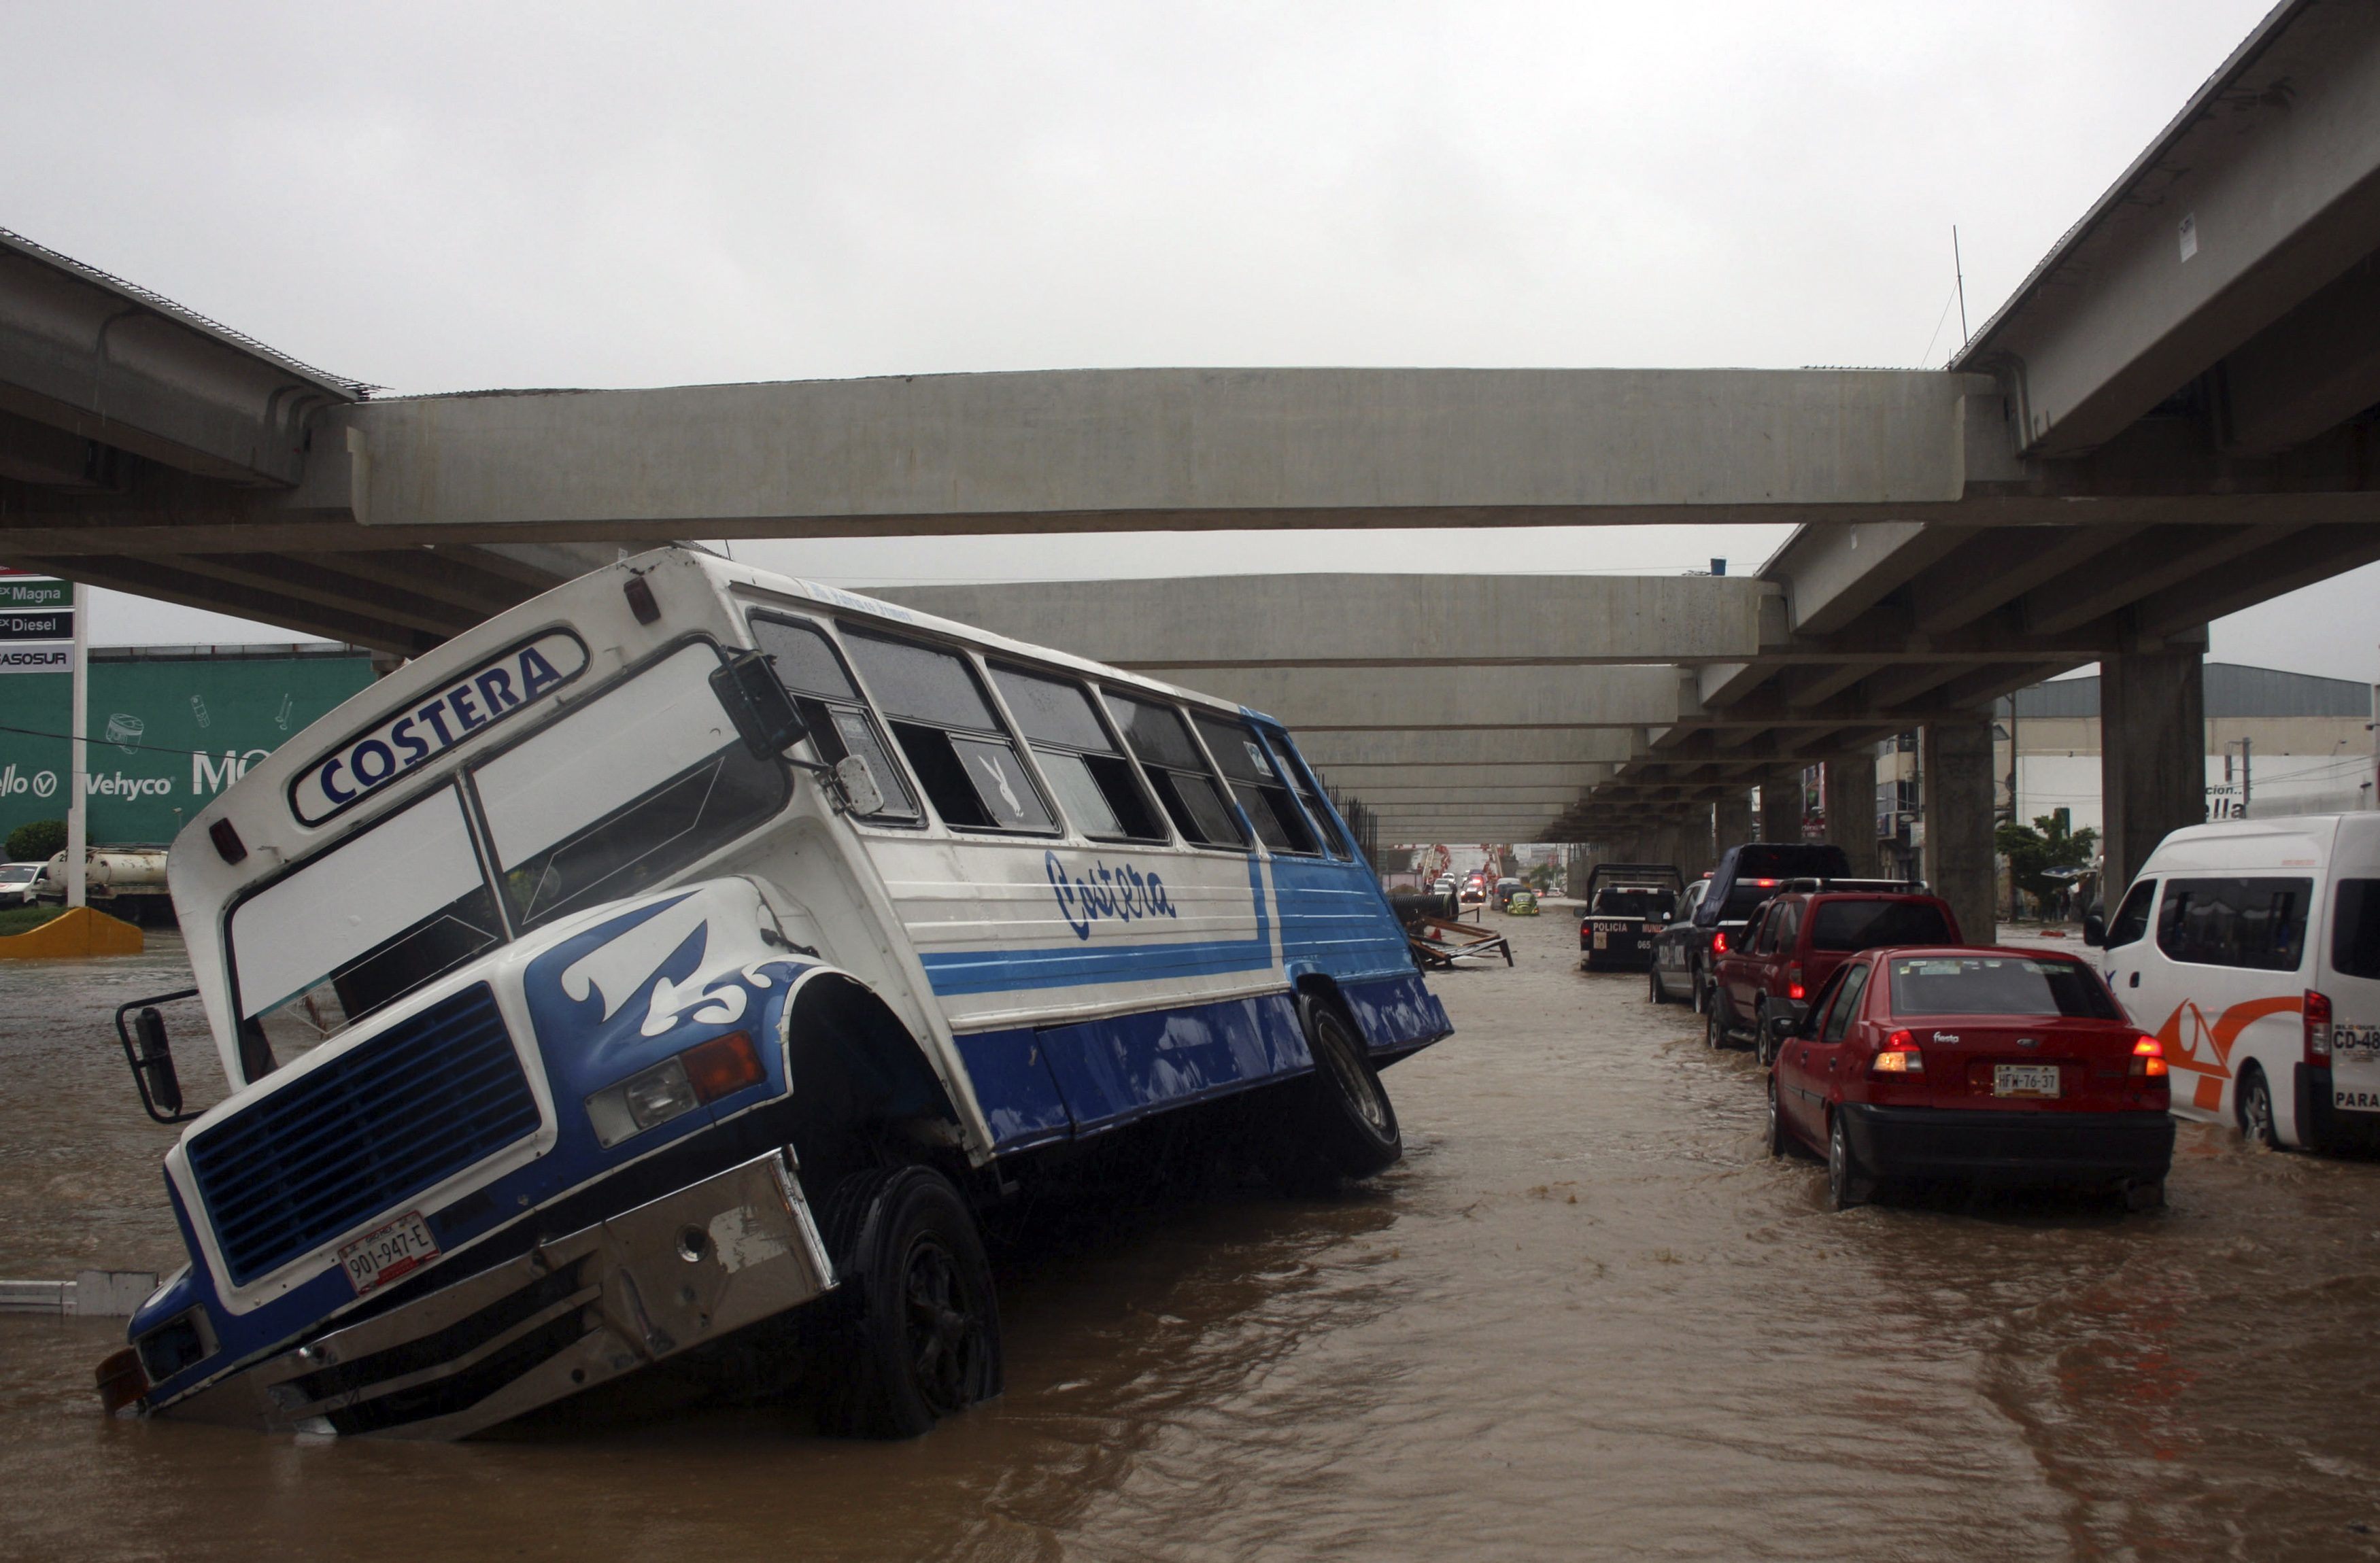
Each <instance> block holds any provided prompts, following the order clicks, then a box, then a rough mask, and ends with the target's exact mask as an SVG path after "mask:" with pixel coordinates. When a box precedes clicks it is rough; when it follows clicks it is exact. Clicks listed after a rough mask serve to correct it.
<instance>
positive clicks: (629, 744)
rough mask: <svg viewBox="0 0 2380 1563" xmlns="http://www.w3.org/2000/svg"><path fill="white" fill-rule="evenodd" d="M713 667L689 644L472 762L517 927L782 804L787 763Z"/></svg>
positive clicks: (663, 864) (674, 866) (615, 892)
mask: <svg viewBox="0 0 2380 1563" xmlns="http://www.w3.org/2000/svg"><path fill="white" fill-rule="evenodd" d="M718 666H719V654H718V653H717V652H716V651H714V650H712V649H711V648H710V647H709V646H708V645H694V646H688V647H686V648H683V649H681V650H679V651H677V652H675V653H674V654H673V655H671V656H669V657H667V658H664V659H663V660H661V661H660V662H658V663H655V664H654V665H653V666H652V667H650V668H648V669H646V670H645V671H644V672H641V673H639V674H637V676H636V677H635V678H633V679H630V680H629V681H628V682H627V683H626V684H625V685H620V686H619V687H617V688H614V689H611V690H607V691H606V692H604V693H603V694H602V695H601V696H599V697H596V698H595V699H592V700H590V701H589V702H587V703H586V704H585V705H582V706H580V707H579V708H578V709H577V710H576V711H574V712H573V713H571V714H570V715H569V716H566V717H565V718H563V719H562V720H561V721H557V722H555V723H553V725H552V726H550V727H547V728H545V729H544V730H543V731H541V732H540V733H537V734H536V735H535V736H533V737H531V738H530V739H529V740H528V742H527V743H525V744H520V745H516V746H514V747H513V748H510V749H506V750H505V751H504V753H502V754H500V755H497V756H496V757H494V758H492V759H490V760H488V761H486V762H484V763H482V764H481V765H480V766H478V767H477V768H475V769H473V771H472V773H471V780H472V783H473V785H474V787H475V788H476V789H477V791H478V793H479V797H480V809H481V811H482V812H483V813H484V814H485V815H486V817H487V821H488V844H489V845H490V847H492V849H493V851H494V854H495V859H496V872H497V877H498V882H499V883H501V884H502V885H503V886H504V901H505V903H506V904H507V906H508V908H509V909H510V911H511V912H512V915H513V917H514V919H515V920H516V922H518V923H519V925H520V926H521V927H533V926H535V925H537V924H539V923H542V922H545V921H547V920H549V919H551V918H553V917H558V916H560V915H563V914H565V913H566V912H571V911H576V910H577V909H578V908H580V907H582V906H586V905H589V904H591V903H596V902H601V901H615V900H618V899H619V898H620V897H622V896H628V895H635V894H637V892H638V891H643V890H647V889H649V888H650V887H651V886H652V885H654V884H655V883H657V882H659V881H660V880H661V879H662V878H664V877H666V876H667V875H670V874H673V873H674V872H676V871H677V870H678V869H679V868H682V867H684V866H686V864H688V863H691V862H693V861H694V860H695V859H696V858H698V857H699V856H702V855H703V854H706V853H708V852H710V850H711V849H713V848H714V847H718V846H721V845H723V844H725V843H726V842H728V841H729V840H731V839H732V838H734V837H735V836H736V835H739V834H741V833H742V832H743V831H744V830H745V829H746V828H747V827H748V826H750V825H751V824H753V823H754V822H756V821H757V820H759V819H760V818H763V817H764V816H766V815H769V814H771V813H774V812H775V811H776V809H777V808H778V807H779V806H782V805H783V803H784V801H785V795H786V790H787V786H788V782H787V777H786V772H785V769H784V767H783V766H781V765H778V764H776V763H774V762H773V761H770V760H763V759H758V758H755V757H753V755H752V752H751V751H750V750H748V749H747V748H746V747H745V746H744V745H743V742H742V740H741V739H739V738H738V737H737V736H736V734H735V727H734V725H733V724H732V723H730V722H729V721H728V720H727V713H726V711H725V709H723V708H722V707H721V705H720V704H719V700H718V697H716V696H714V695H713V694H712V693H711V691H710V673H711V671H712V670H713V669H715V668H717V667H718Z"/></svg>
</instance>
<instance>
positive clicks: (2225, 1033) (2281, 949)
mask: <svg viewBox="0 0 2380 1563" xmlns="http://www.w3.org/2000/svg"><path fill="white" fill-rule="evenodd" d="M2083 937H2084V938H2085V939H2088V940H2089V941H2090V942H2092V943H2094V944H2097V945H2100V946H2102V947H2103V954H2102V957H2101V960H2100V969H2101V971H2103V972H2104V973H2105V974H2106V975H2107V985H2108V986H2109V987H2112V988H2114V989H2115V991H2116V997H2117V998H2118V999H2119V1000H2122V1002H2123V1005H2124V1008H2125V1009H2126V1011H2128V1012H2130V1013H2131V1018H2132V1020H2133V1021H2134V1022H2135V1023H2136V1024H2139V1025H2141V1026H2142V1027H2143V1028H2145V1029H2149V1030H2152V1031H2154V1032H2155V1036H2156V1037H2157V1040H2158V1041H2160V1042H2162V1043H2163V1044H2164V1045H2165V1056H2166V1058H2167V1059H2168V1060H2170V1062H2171V1065H2172V1069H2173V1110H2174V1111H2175V1112H2177V1113H2180V1114H2181V1115H2182V1116H2183V1117H2185V1118H2198V1119H2205V1120H2210V1121H2216V1122H2221V1123H2229V1124H2233V1125H2236V1126H2237V1127H2238V1128H2239V1129H2240V1132H2241V1133H2246V1134H2249V1135H2252V1136H2253V1137H2255V1138H2257V1139H2261V1140H2263V1141H2264V1142H2265V1144H2267V1145H2296V1146H2303V1147H2306V1148H2309V1149H2321V1148H2325V1147H2328V1146H2334V1145H2363V1144H2380V814H2337V815H2308V816H2304V817H2301V818H2278V819H2234V820H2226V821H2224V822H2223V823H2221V824H2216V825H2194V826H2192V827H2190V828H2188V829H2186V830H2176V831H2174V832H2173V833H2172V834H2171V835H2169V836H2168V837H2166V839H2165V840H2164V841H2163V842H2160V843H2159V844H2158V846H2157V849H2156V851H2155V852H2154V853H2152V854H2149V860H2148V863H2147V865H2146V866H2144V867H2143V868H2142V870H2141V875H2140V878H2137V879H2135V880H2134V881H2133V882H2132V887H2131V891H2129V892H2128V893H2127V894H2126V895H2125V897H2124V899H2123V903H2122V904H2121V905H2119V907H2118V908H2117V910H2116V915H2115V916H2114V917H2112V918H2110V919H2107V921H2106V923H2105V925H2104V927H2103V926H2102V925H2101V922H2100V920H2099V919H2098V918H2097V917H2093V918H2092V919H2090V920H2088V921H2086V923H2085V924H2084V928H2083Z"/></svg>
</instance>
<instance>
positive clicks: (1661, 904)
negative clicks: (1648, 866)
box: [1595, 890, 1678, 917]
mask: <svg viewBox="0 0 2380 1563" xmlns="http://www.w3.org/2000/svg"><path fill="white" fill-rule="evenodd" d="M1677 904H1678V898H1677V897H1676V896H1674V895H1672V894H1670V892H1669V891H1665V890H1607V891H1596V892H1595V911H1596V915H1598V916H1606V917H1666V916H1668V915H1670V912H1671V911H1672V910H1674V909H1675V908H1676V906H1677Z"/></svg>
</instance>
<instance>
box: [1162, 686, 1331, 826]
mask: <svg viewBox="0 0 2380 1563" xmlns="http://www.w3.org/2000/svg"><path fill="white" fill-rule="evenodd" d="M1191 721H1194V722H1195V723H1196V724H1197V728H1198V735H1199V736H1200V737H1202V738H1204V739H1206V740H1207V752H1208V754H1210V755H1213V756H1214V757H1215V763H1216V764H1217V765H1220V766H1221V767H1222V768H1223V775H1224V778H1225V779H1226V780H1227V781H1229V782H1231V784H1232V794H1233V796H1234V797H1236V798H1237V799H1238V800H1239V804H1240V808H1241V810H1242V811H1243V812H1245V814H1246V815H1247V817H1248V822H1249V823H1250V824H1252V825H1254V826H1255V827H1256V828H1257V839H1258V840H1260V841H1262V842H1264V844H1265V845H1266V846H1267V847H1268V848H1269V849H1270V850H1272V851H1274V852H1285V853H1292V854H1296V855H1298V856H1301V857H1314V856H1318V855H1319V854H1320V853H1321V851H1322V848H1321V847H1320V845H1318V843H1317V842H1316V841H1315V839H1314V830H1313V828H1312V827H1311V826H1309V825H1307V824H1306V822H1305V811H1304V810H1303V809H1301V808H1299V807H1298V806H1297V804H1296V803H1295V802H1294V801H1293V799H1292V798H1291V797H1290V795H1289V786H1288V783H1287V782H1286V780H1285V779H1284V778H1283V777H1282V776H1281V769H1280V768H1279V767H1277V766H1275V765H1274V764H1273V763H1272V757H1271V756H1270V755H1268V754H1267V753H1265V751H1264V750H1263V748H1261V747H1260V746H1259V745H1257V740H1256V734H1255V733H1253V732H1251V731H1250V730H1249V729H1248V727H1247V725H1246V724H1245V723H1244V722H1236V721H1219V720H1217V719H1216V718H1214V717H1210V716H1208V715H1205V714H1204V713H1201V714H1200V715H1197V716H1195V717H1193V718H1191Z"/></svg>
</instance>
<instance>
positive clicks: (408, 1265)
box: [339, 1210, 438, 1297]
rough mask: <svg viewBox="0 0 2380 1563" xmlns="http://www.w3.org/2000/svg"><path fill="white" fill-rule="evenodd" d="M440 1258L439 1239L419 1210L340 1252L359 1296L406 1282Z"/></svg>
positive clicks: (411, 1211)
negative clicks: (412, 1275) (399, 1281)
mask: <svg viewBox="0 0 2380 1563" xmlns="http://www.w3.org/2000/svg"><path fill="white" fill-rule="evenodd" d="M437 1257H438V1243H437V1240H436V1239H434V1238H432V1237H431V1235H430V1223H429V1222H427V1221H425V1220H423V1219H422V1218H421V1212H419V1210H408V1211H407V1212H406V1213H405V1214H404V1215H402V1216H400V1217H398V1218H396V1219H395V1220H394V1221H391V1222H390V1223H389V1224H388V1225H387V1226H385V1227H383V1228H381V1229H380V1230H378V1231H374V1232H366V1233H365V1234H364V1235H363V1236H361V1237H359V1238H358V1239H356V1241H355V1242H351V1243H349V1244H347V1245H346V1247H345V1248H342V1249H340V1250H339V1263H340V1265H342V1266H345V1267H346V1272H347V1281H348V1284H350V1285H352V1286H353V1287H354V1288H355V1289H356V1295H357V1296H358V1297H361V1296H363V1295H364V1294H365V1293H367V1292H370V1291H377V1290H380V1289H381V1288H382V1287H383V1286H386V1285H388V1283H389V1282H391V1281H395V1280H402V1279H404V1278H406V1277H407V1276H409V1275H411V1274H412V1273H413V1272H414V1271H416V1270H418V1269H419V1268H421V1266H424V1265H427V1264H428V1263H430V1261H431V1260H432V1259H435V1258H437Z"/></svg>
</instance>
